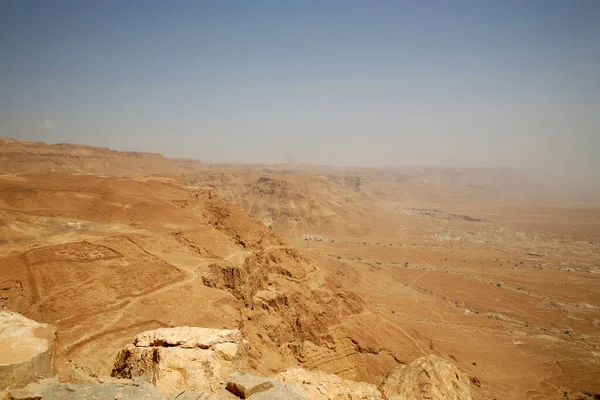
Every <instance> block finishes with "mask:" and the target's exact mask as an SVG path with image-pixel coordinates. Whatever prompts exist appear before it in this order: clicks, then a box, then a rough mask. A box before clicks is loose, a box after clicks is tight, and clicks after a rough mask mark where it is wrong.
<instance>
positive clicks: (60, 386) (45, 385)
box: [0, 379, 167, 400]
mask: <svg viewBox="0 0 600 400" xmlns="http://www.w3.org/2000/svg"><path fill="white" fill-rule="evenodd" d="M8 396H9V397H8V399H10V400H34V399H39V400H46V399H47V400H54V399H61V400H79V399H96V400H117V399H118V400H139V399H144V400H166V399H167V398H166V397H165V396H164V395H163V394H162V393H161V392H160V391H159V390H158V389H156V388H155V387H154V386H152V385H151V384H150V383H148V382H143V381H142V382H135V383H133V382H131V381H128V382H126V381H125V382H118V381H117V382H104V383H100V382H98V383H78V384H72V383H61V382H59V381H57V380H56V379H44V380H42V381H40V382H35V383H30V384H29V385H27V386H26V387H25V388H22V389H13V390H10V391H9V392H8ZM0 398H1V397H0Z"/></svg>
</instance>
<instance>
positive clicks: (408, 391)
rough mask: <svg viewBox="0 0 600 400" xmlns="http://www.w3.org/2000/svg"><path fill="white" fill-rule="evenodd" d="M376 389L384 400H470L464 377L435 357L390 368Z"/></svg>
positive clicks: (469, 390)
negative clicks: (396, 399)
mask: <svg viewBox="0 0 600 400" xmlns="http://www.w3.org/2000/svg"><path fill="white" fill-rule="evenodd" d="M380 389H381V392H382V393H383V394H384V396H386V397H387V398H392V397H393V396H398V397H400V398H406V399H415V400H419V399H428V400H472V397H471V389H470V387H469V377H468V376H467V374H465V373H464V372H461V371H460V370H459V369H458V368H456V367H455V366H454V365H453V364H451V363H449V362H448V361H446V360H444V359H443V358H440V357H436V356H427V357H421V358H419V359H418V360H416V361H414V362H412V363H411V364H409V365H402V366H400V367H397V368H395V369H393V370H392V371H390V373H388V375H387V376H386V377H385V379H384V380H383V382H382V384H381V386H380Z"/></svg>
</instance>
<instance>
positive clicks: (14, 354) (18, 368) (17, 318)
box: [0, 311, 56, 389]
mask: <svg viewBox="0 0 600 400" xmlns="http://www.w3.org/2000/svg"><path fill="white" fill-rule="evenodd" d="M55 338H56V328H55V327H54V326H52V325H48V324H40V323H38V322H35V321H32V320H30V319H28V318H26V317H24V316H22V315H21V314H18V313H14V312H9V311H2V312H0V389H4V388H22V387H24V386H26V385H27V384H28V383H30V382H34V381H36V380H37V379H38V378H39V377H50V376H53V375H54V374H55V373H56V368H55V344H54V341H55Z"/></svg>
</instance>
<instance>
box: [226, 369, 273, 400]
mask: <svg viewBox="0 0 600 400" xmlns="http://www.w3.org/2000/svg"><path fill="white" fill-rule="evenodd" d="M273 386H274V385H273V382H272V381H271V380H269V379H266V378H262V377H259V376H255V375H250V374H243V375H242V374H239V373H237V372H234V373H233V374H231V377H230V378H229V381H228V382H227V390H229V391H230V392H231V393H233V394H235V395H236V396H238V397H241V398H242V399H247V398H248V397H250V396H252V395H253V394H256V393H261V392H265V391H267V390H269V389H271V388H272V387H273Z"/></svg>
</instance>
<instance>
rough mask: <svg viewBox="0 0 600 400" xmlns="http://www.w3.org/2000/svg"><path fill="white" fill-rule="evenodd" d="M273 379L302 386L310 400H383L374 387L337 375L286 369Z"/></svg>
mask: <svg viewBox="0 0 600 400" xmlns="http://www.w3.org/2000/svg"><path fill="white" fill-rule="evenodd" d="M275 379H276V380H278V381H280V382H284V383H297V384H300V385H302V389H304V390H305V391H306V392H307V393H308V394H309V396H310V398H311V399H324V400H325V399H327V400H328V399H340V400H383V396H382V395H381V393H380V392H379V390H378V389H377V387H376V386H375V385H371V384H370V383H365V382H354V381H351V380H348V379H342V378H340V377H339V376H337V375H333V374H326V373H324V372H319V371H308V370H305V369H302V368H288V369H287V370H285V371H283V372H281V373H279V374H277V375H275Z"/></svg>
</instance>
